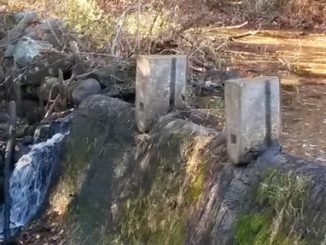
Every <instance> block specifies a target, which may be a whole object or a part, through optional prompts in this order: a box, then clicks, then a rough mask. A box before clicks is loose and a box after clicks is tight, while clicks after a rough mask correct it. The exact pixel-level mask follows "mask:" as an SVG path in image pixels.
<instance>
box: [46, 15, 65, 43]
mask: <svg viewBox="0 0 326 245" xmlns="http://www.w3.org/2000/svg"><path fill="white" fill-rule="evenodd" d="M46 23H47V24H48V26H49V28H50V31H51V33H52V35H53V36H54V38H55V40H56V41H57V43H58V44H59V46H60V47H61V46H62V43H61V41H60V40H59V38H58V36H57V34H55V31H54V30H53V28H52V25H51V23H50V22H49V21H48V20H46Z"/></svg>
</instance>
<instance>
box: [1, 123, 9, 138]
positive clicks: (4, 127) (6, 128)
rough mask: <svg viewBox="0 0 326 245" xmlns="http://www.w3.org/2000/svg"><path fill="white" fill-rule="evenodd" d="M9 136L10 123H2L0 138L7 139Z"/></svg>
mask: <svg viewBox="0 0 326 245" xmlns="http://www.w3.org/2000/svg"><path fill="white" fill-rule="evenodd" d="M8 136H9V124H8V123H0V140H7V139H8Z"/></svg>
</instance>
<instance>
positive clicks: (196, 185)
mask: <svg viewBox="0 0 326 245" xmlns="http://www.w3.org/2000/svg"><path fill="white" fill-rule="evenodd" d="M196 167H197V169H196V170H195V171H194V173H192V180H191V183H190V186H189V190H188V192H187V197H188V199H189V200H190V202H191V203H197V202H198V201H199V199H200V197H201V195H202V193H203V191H204V186H205V179H206V175H207V170H208V162H207V161H201V162H199V163H198V164H197V166H196Z"/></svg>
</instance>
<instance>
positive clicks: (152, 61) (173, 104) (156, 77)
mask: <svg viewBox="0 0 326 245" xmlns="http://www.w3.org/2000/svg"><path fill="white" fill-rule="evenodd" d="M186 80H187V56H183V55H140V56H138V58H137V73H136V121H137V126H138V129H139V130H140V131H141V132H146V131H148V130H149V129H150V127H151V126H152V125H153V124H154V123H155V122H156V121H157V120H158V118H159V117H160V116H162V115H165V114H167V113H168V112H170V111H172V110H174V109H180V108H183V107H184V103H185V93H186Z"/></svg>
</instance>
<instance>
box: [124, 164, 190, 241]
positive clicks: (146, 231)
mask: <svg viewBox="0 0 326 245" xmlns="http://www.w3.org/2000/svg"><path fill="white" fill-rule="evenodd" d="M158 171H159V173H158V175H157V177H156V179H155V181H154V183H153V185H152V188H151V190H150V192H149V193H148V194H145V193H140V194H139V195H138V196H137V197H136V198H133V199H129V200H127V201H126V202H125V203H124V205H123V211H122V218H121V220H120V222H119V223H120V235H119V238H118V240H119V241H120V242H123V241H124V242H127V243H128V242H130V243H132V244H184V222H185V214H186V212H185V210H186V208H185V207H184V206H185V205H187V204H186V203H184V200H183V199H182V197H181V198H180V194H181V192H180V188H181V186H182V185H181V183H180V182H181V177H177V178H175V179H174V180H173V181H170V182H169V183H167V182H166V180H164V178H165V177H167V176H165V174H164V171H163V169H159V170H158ZM162 183H164V185H163V184H162Z"/></svg>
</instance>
